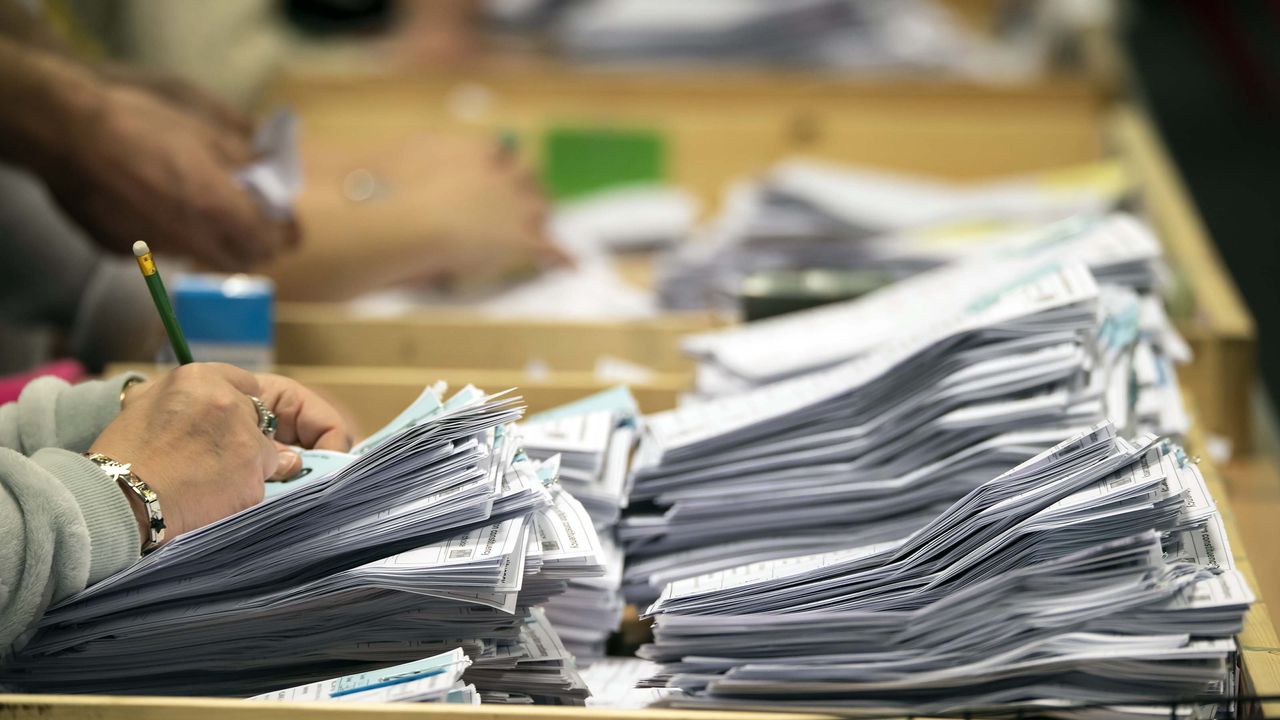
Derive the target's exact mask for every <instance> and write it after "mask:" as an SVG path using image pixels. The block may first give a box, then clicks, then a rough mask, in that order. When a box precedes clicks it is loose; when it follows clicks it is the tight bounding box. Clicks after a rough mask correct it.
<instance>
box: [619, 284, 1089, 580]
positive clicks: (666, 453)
mask: <svg viewBox="0 0 1280 720" xmlns="http://www.w3.org/2000/svg"><path fill="white" fill-rule="evenodd" d="M1001 271H1002V272H1003V273H1004V274H1003V275H1002V276H1001V277H999V278H998V280H999V282H996V280H995V279H992V278H989V277H988V278H986V279H985V282H984V287H985V288H986V290H985V292H979V293H968V294H963V295H961V294H959V293H958V292H953V293H952V296H947V295H938V294H933V295H930V296H926V297H921V298H915V297H903V298H901V299H900V301H899V302H897V303H894V304H893V307H891V308H888V309H886V310H884V312H886V313H889V314H890V316H891V317H896V318H897V319H898V320H899V322H900V324H901V326H902V327H903V330H904V332H902V333H899V334H897V335H896V336H891V337H889V338H887V339H886V340H885V341H884V342H883V343H882V344H880V345H879V346H878V347H875V348H873V349H872V348H869V349H868V350H867V352H864V353H863V354H862V355H861V356H860V357H858V358H856V359H854V360H850V361H847V362H845V363H843V364H840V365H836V366H835V367H832V368H828V369H823V370H818V371H815V372H810V373H807V374H803V375H799V376H796V377H793V378H790V379H787V380H783V381H780V382H776V383H773V384H770V385H765V386H762V387H759V388H756V389H754V390H751V391H748V392H745V393H740V394H737V395H729V396H725V397H722V398H717V399H713V400H708V401H703V402H694V403H690V404H688V405H686V406H684V407H681V408H679V409H677V410H674V411H670V412H666V413H659V414H657V415H654V416H650V417H648V418H646V425H645V433H644V436H643V438H642V441H641V445H640V447H639V449H638V450H637V453H636V460H635V463H634V465H633V473H634V482H635V486H634V489H633V491H632V502H633V507H634V506H635V503H636V502H637V501H646V502H651V503H653V508H652V511H651V512H649V513H642V512H640V509H639V508H635V511H634V512H633V513H631V514H629V515H628V516H627V517H626V518H624V520H623V523H622V525H621V526H620V529H619V537H620V539H621V540H623V541H624V542H625V543H626V552H627V556H628V566H627V572H626V590H627V593H628V596H629V597H631V598H632V599H635V600H637V601H638V600H642V599H644V598H645V597H649V598H652V597H653V596H655V595H656V594H657V592H658V590H660V589H661V587H662V584H664V583H665V582H668V581H670V580H673V579H677V578H679V577H687V576H689V575H690V574H696V573H697V572H701V571H706V570H708V569H716V568H723V567H727V566H729V565H736V564H740V563H741V562H743V561H745V560H761V559H768V558H777V557H783V556H786V555H794V554H798V553H805V552H816V551H820V550H826V549H834V548H839V547H849V546H852V545H858V544H865V543H868V542H876V541H879V540H889V539H894V538H899V537H902V536H904V535H906V534H907V533H909V532H911V531H912V530H914V529H916V528H917V527H919V526H920V525H922V524H923V523H924V522H926V521H927V520H928V518H929V517H931V516H932V514H933V513H934V512H936V510H937V509H939V508H940V507H945V505H946V504H947V503H950V502H952V501H954V500H955V499H956V498H957V497H959V496H961V495H963V494H964V493H965V492H967V491H968V490H970V489H972V488H973V487H975V486H976V485H977V484H978V483H980V482H982V481H984V480H985V479H987V478H989V477H991V475H992V474H994V473H995V472H998V471H999V470H1000V469H1003V468H1005V467H1008V466H1009V465H1010V464H1013V463H1016V462H1020V461H1022V460H1025V459H1027V458H1028V457H1031V456H1032V455H1034V454H1035V453H1037V452H1039V451H1041V450H1043V449H1044V448H1046V447H1049V446H1050V445H1052V444H1053V443H1054V442H1056V441H1057V440H1059V439H1060V438H1061V437H1062V435H1063V434H1064V432H1066V431H1065V430H1064V428H1072V427H1075V428H1079V427H1082V426H1087V425H1089V424H1091V423H1093V422H1095V421H1097V420H1099V419H1101V418H1102V417H1103V414H1104V410H1105V408H1104V406H1103V403H1102V398H1101V389H1100V388H1099V387H1098V386H1097V384H1096V383H1093V382H1091V381H1090V375H1091V373H1092V371H1093V370H1094V369H1095V362H1094V354H1095V349H1096V348H1095V339H1096V329H1097V326H1098V322H1099V317H1098V315H1099V291H1098V287H1097V285H1096V283H1095V282H1094V280H1093V277H1092V276H1091V275H1090V273H1089V271H1088V270H1087V269H1086V268H1085V266H1084V265H1082V264H1079V263H1069V264H1065V265H1063V264H1057V263H1049V264H1040V263H1034V262H1020V263H1012V264H1008V265H1005V266H1002V268H1001ZM958 286H959V287H962V284H961V283H960V282H959V280H957V281H956V282H954V283H953V284H952V288H953V289H954V288H956V287H958ZM922 303H923V304H922ZM861 332H863V328H862V327H861V325H859V324H858V323H856V322H851V323H848V324H847V325H845V326H844V328H843V329H841V330H840V331H838V332H833V333H832V334H830V335H827V336H825V337H826V338H827V340H828V342H829V344H831V345H840V344H846V343H848V344H852V343H853V342H856V341H851V340H850V339H849V338H850V337H856V336H858V335H859V334H861ZM884 335H889V333H887V332H885V333H884ZM770 352H774V351H773V350H772V349H771V350H770ZM783 354H785V351H783ZM739 558H742V559H739Z"/></svg>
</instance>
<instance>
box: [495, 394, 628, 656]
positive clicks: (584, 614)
mask: <svg viewBox="0 0 1280 720" xmlns="http://www.w3.org/2000/svg"><path fill="white" fill-rule="evenodd" d="M638 418H639V408H638V406H637V405H636V401H635V398H634V397H632V395H631V392H630V391H629V390H627V389H626V388H625V387H616V388H613V389H610V390H606V391H604V392H601V393H598V394H596V395H592V396H590V397H587V398H584V399H582V400H580V401H578V402H575V403H571V404H569V405H565V406H563V407H560V408H556V409H555V410H551V411H548V412H546V413H542V414H540V415H536V416H534V417H531V418H529V420H528V421H527V422H526V423H524V424H523V425H522V426H521V428H520V432H521V438H522V441H523V444H524V449H525V452H526V453H527V454H528V455H529V457H531V458H534V459H535V460H544V461H546V462H553V461H556V462H558V463H559V473H558V475H559V478H560V486H561V487H562V488H564V489H565V490H567V491H569V492H570V493H572V495H573V497H574V498H576V499H577V500H579V501H581V502H582V504H583V506H585V507H586V510H587V512H588V513H589V514H590V515H591V520H592V522H593V523H594V524H595V527H596V530H597V531H598V533H599V538H600V542H601V545H602V551H603V557H604V558H605V574H604V575H603V576H601V577H595V578H576V579H573V580H570V581H569V588H568V590H566V591H565V592H564V593H562V594H560V595H557V596H556V597H554V598H552V599H551V600H550V601H548V602H547V605H546V608H545V609H546V614H547V618H548V619H549V620H550V621H551V623H552V624H553V625H554V626H555V628H556V630H557V631H558V632H559V634H560V639H561V640H563V641H564V644H565V646H566V647H568V648H569V650H570V651H571V652H572V653H573V655H574V656H575V657H576V658H577V659H578V662H579V664H580V665H583V666H585V665H587V664H589V663H591V662H592V661H593V660H595V659H596V658H600V657H603V656H604V654H605V644H606V642H607V641H608V639H609V635H610V634H612V632H613V631H614V630H616V629H617V628H618V626H619V624H620V623H621V622H622V615H623V611H624V610H625V608H626V601H625V600H624V599H623V597H622V591H621V588H622V568H623V554H622V549H621V548H620V547H619V546H618V545H617V544H616V543H615V542H614V541H613V534H614V528H615V526H616V525H617V523H618V520H619V517H620V514H621V512H622V510H623V508H625V507H626V506H627V502H628V497H629V494H630V491H631V485H630V482H629V479H630V474H629V467H630V462H631V452H632V450H633V447H634V444H635V438H636V426H637V421H638Z"/></svg>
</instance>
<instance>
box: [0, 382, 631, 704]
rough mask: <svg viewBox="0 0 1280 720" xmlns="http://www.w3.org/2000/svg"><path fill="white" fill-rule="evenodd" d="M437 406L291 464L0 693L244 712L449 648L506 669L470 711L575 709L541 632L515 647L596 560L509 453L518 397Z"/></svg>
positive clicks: (82, 598) (568, 516) (141, 568)
mask: <svg viewBox="0 0 1280 720" xmlns="http://www.w3.org/2000/svg"><path fill="white" fill-rule="evenodd" d="M441 393H442V388H435V387H433V388H428V389H427V390H425V391H424V392H423V394H422V396H421V397H420V398H419V399H418V400H417V401H416V402H415V403H414V404H413V405H412V406H410V407H409V408H408V409H406V410H405V412H404V413H402V414H401V415H400V416H399V417H397V418H396V419H395V420H393V421H392V423H391V424H389V425H388V426H387V427H385V428H383V429H382V430H380V431H378V432H377V433H374V435H372V436H371V437H370V438H369V439H368V440H366V441H365V442H363V443H360V444H359V445H357V446H356V447H355V448H353V450H352V452H351V453H350V454H344V453H332V452H313V451H304V452H303V458H304V474H303V476H302V477H300V478H299V479H297V480H294V481H291V482H289V483H285V484H283V485H282V486H279V487H277V486H273V487H272V488H271V491H270V492H269V493H268V497H267V499H266V500H265V501H264V502H262V503H261V504H259V505H257V506H254V507H252V508H249V509H247V510H244V511H242V512H240V513H237V514H236V515H233V516H231V517H229V518H226V519H224V520H221V521H219V522H216V523H213V524H212V525H209V526H207V527H204V528H202V529H200V530H197V531H195V532H192V533H189V534H187V535H184V536H182V537H179V538H177V539H175V540H174V541H173V542H171V543H169V544H167V545H166V546H164V547H163V548H161V549H160V550H158V551H156V552H154V553H152V554H150V555H148V556H147V557H145V558H144V559H143V560H142V561H140V562H139V563H137V564H136V565H134V566H132V567H130V568H128V569H127V570H124V571H122V572H120V573H119V574H117V575H114V576H112V577H110V578H107V579H106V580H103V581H102V582H100V583H98V584H96V585H94V586H91V587H90V588H88V589H87V590H85V591H84V592H82V593H80V594H78V595H76V596H74V597H72V598H69V599H68V600H66V601H64V602H62V603H61V604H59V605H58V606H56V607H54V608H52V609H51V610H50V611H49V612H48V613H47V615H46V616H45V618H44V619H43V620H42V622H41V624H40V627H39V632H38V634H37V635H36V636H35V637H34V638H33V639H32V641H31V642H30V643H29V644H28V645H27V646H26V647H25V648H24V649H23V651H22V653H21V654H20V655H18V656H17V657H16V658H14V659H13V661H12V662H11V663H9V664H8V665H7V666H6V667H4V668H3V670H0V678H2V679H0V682H2V683H4V684H6V685H10V684H11V685H13V686H17V687H21V688H25V689H29V690H32V691H40V690H46V691H57V692H67V691H76V692H98V693H146V694H206V695H251V694H254V693H261V692H271V691H277V690H279V688H282V687H291V686H294V685H300V684H305V683H310V682H315V681H317V680H323V679H325V678H333V677H335V676H338V675H342V674H346V673H351V672H358V671H365V670H375V669H377V668H382V667H385V666H386V665H388V664H389V663H397V662H407V661H414V660H419V659H421V658H423V657H426V656H429V655H433V654H435V653H440V652H444V651H447V650H450V649H453V648H461V649H462V650H463V652H465V653H466V654H467V655H468V656H469V657H470V659H471V660H472V663H473V664H472V666H471V668H470V670H472V671H475V672H477V673H478V672H479V671H480V669H482V668H484V667H485V666H486V664H487V663H507V664H513V665H514V667H513V668H510V670H511V671H510V672H507V673H503V674H501V675H500V676H494V675H491V674H485V675H483V676H481V677H477V678H475V679H474V680H472V679H469V678H468V682H471V683H473V684H474V685H475V686H476V687H477V688H478V690H479V691H480V693H481V696H482V697H483V696H488V695H492V696H494V697H498V696H500V695H503V694H505V696H506V697H508V698H511V699H513V700H516V701H527V700H529V699H530V698H531V697H533V698H538V697H549V698H554V699H555V700H556V701H558V702H569V701H577V702H578V703H581V701H582V699H583V696H584V695H585V690H583V687H584V686H583V685H582V683H581V680H580V678H578V677H577V675H576V670H575V669H574V666H573V661H572V658H571V656H570V655H569V654H568V653H567V652H565V651H564V650H563V646H562V645H561V644H560V643H559V642H558V640H553V639H552V640H549V639H548V638H549V637H551V638H554V630H553V629H552V628H551V627H550V626H549V625H548V624H546V623H545V622H542V623H539V624H538V627H539V628H540V632H539V633H535V635H534V636H532V637H536V639H537V642H531V641H530V640H529V638H530V637H531V636H530V635H529V632H530V630H529V628H530V627H531V626H532V624H533V623H534V622H535V618H537V617H538V616H537V614H536V606H537V605H539V604H542V603H544V602H546V601H547V600H548V599H549V598H551V597H553V596H555V595H557V594H559V593H562V592H564V591H565V590H566V589H567V588H568V584H569V582H570V581H573V580H577V579H580V578H592V577H599V576H602V575H604V574H605V572H606V564H607V562H608V561H607V559H606V557H605V551H604V547H603V545H602V544H601V543H600V541H599V539H598V537H597V536H596V533H595V530H594V527H593V526H592V523H591V520H590V516H589V515H588V514H587V513H586V510H585V509H584V508H583V507H582V505H581V503H579V502H577V501H576V500H574V499H573V497H572V496H571V495H570V494H569V493H568V492H566V491H564V490H563V489H561V488H560V487H559V486H558V484H557V483H556V477H555V474H554V466H547V465H545V464H540V463H537V462H535V461H533V460H531V459H529V458H528V457H527V456H525V454H524V453H523V452H522V451H521V449H520V438H519V428H518V427H517V426H516V425H515V421H516V420H517V419H518V418H519V416H520V412H521V409H520V407H519V405H518V403H519V400H518V398H512V397H504V396H503V395H496V396H486V395H485V394H484V393H483V392H481V391H479V390H477V389H475V388H472V387H467V388H464V389H463V390H461V391H460V392H458V393H457V394H455V395H454V396H453V397H451V398H449V399H448V400H447V401H444V400H442V395H441ZM551 645H553V646H554V655H555V662H556V663H558V665H557V670H556V675H557V676H558V678H559V680H558V681H557V683H555V684H553V685H548V686H547V687H546V688H543V689H545V690H546V692H538V693H534V692H532V691H531V690H530V687H531V685H530V684H529V683H527V682H524V681H523V680H522V679H521V678H523V677H524V676H525V675H526V674H530V675H533V676H536V677H537V678H538V679H539V681H541V679H542V676H543V675H545V673H544V671H543V670H542V669H541V666H542V665H543V664H545V663H546V662H548V661H549V660H550V657H551V656H550V655H549V654H548V651H546V650H545V647H546V646H551ZM174 648H181V652H174ZM122 657H129V658H135V659H136V660H131V661H130V662H128V663H121V662H120V658H122ZM526 658H528V662H526ZM526 666H529V667H526ZM508 682H510V684H508ZM539 687H540V688H541V687H542V686H539Z"/></svg>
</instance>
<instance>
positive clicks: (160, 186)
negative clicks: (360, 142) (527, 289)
mask: <svg viewBox="0 0 1280 720" xmlns="http://www.w3.org/2000/svg"><path fill="white" fill-rule="evenodd" d="M222 5H223V3H165V4H163V5H156V6H155V9H156V10H157V12H160V8H161V7H168V6H182V7H186V8H199V7H215V6H217V7H221V6H222ZM225 5H227V6H233V5H237V3H225ZM239 5H240V6H245V5H246V4H245V3H239ZM160 14H161V19H162V20H163V18H164V15H163V13H162V12H161V13H160ZM130 16H131V15H130V13H129V12H127V8H126V7H125V3H116V2H102V3H74V2H66V3H59V2H49V3H22V2H18V0H0V97H2V98H3V102H4V104H5V106H6V107H7V108H10V110H9V111H7V112H6V113H4V114H3V116H0V246H2V247H3V249H4V252H5V257H6V260H8V261H9V264H10V268H11V273H10V276H11V277H10V281H9V282H8V283H6V287H5V290H4V291H3V292H0V372H9V373H11V372H15V371H19V370H23V369H26V368H29V367H31V366H32V365H34V364H35V363H37V362H40V361H42V360H46V359H48V358H50V357H54V356H58V355H71V356H72V357H75V358H77V359H78V360H80V361H81V362H82V363H84V364H85V365H86V366H88V367H89V368H90V369H95V370H96V369H98V368H100V367H101V366H102V365H103V364H105V363H106V362H108V361H112V360H147V359H151V358H152V357H154V351H155V349H156V348H157V347H159V346H160V344H161V338H162V335H161V334H160V332H159V326H158V320H157V318H156V315H155V312H154V310H153V309H152V308H151V307H150V300H149V298H148V295H147V292H146V288H145V285H144V284H143V283H142V282H141V281H140V279H139V278H138V277H137V271H136V269H135V268H134V263H133V261H132V259H131V258H128V257H123V258H122V257H117V253H120V252H123V251H127V248H128V247H129V245H130V244H131V243H132V242H133V241H134V240H137V239H146V240H147V241H148V242H150V244H151V245H152V247H154V248H156V250H157V251H158V252H160V253H162V254H163V255H164V256H165V257H169V258H177V257H179V256H182V257H187V258H190V259H191V260H192V261H194V263H195V266H196V267H198V268H204V269H214V270H222V271H244V270H253V269H267V270H269V271H278V273H279V275H280V280H281V295H282V296H284V297H289V296H290V295H293V296H297V297H319V298H326V299H332V298H336V297H343V296H349V295H353V294H357V293H358V292H361V291H364V290H369V289H373V288H376V287H379V286H381V285H383V284H387V283H395V282H402V281H419V282H433V281H448V280H449V279H450V278H455V277H462V276H465V277H468V278H471V279H472V280H473V281H477V279H478V281H480V282H498V281H500V280H502V279H504V278H506V277H508V276H510V275H512V274H516V273H528V272H531V271H534V270H536V269H537V268H538V267H541V266H543V265H545V264H548V263H555V262H559V261H561V260H562V256H561V255H560V253H559V252H558V251H557V250H556V249H555V248H554V246H552V245H551V243H550V242H549V241H547V239H546V236H545V234H544V233H543V231H542V219H543V213H544V210H545V205H544V202H543V199H542V196H541V194H540V192H539V191H538V189H537V187H536V184H535V183H534V182H533V181H532V179H531V176H530V175H529V174H528V173H527V171H526V170H524V169H523V168H520V167H518V166H517V165H516V164H515V163H514V161H513V160H512V158H510V157H509V156H508V155H507V154H505V153H502V152H500V151H499V149H498V147H497V143H496V141H494V142H490V143H483V142H471V143H469V144H468V143H457V142H446V141H443V140H442V141H440V142H434V143H420V144H419V145H418V147H417V149H416V150H414V151H413V152H411V153H410V154H409V155H405V153H403V152H401V149H400V148H394V147H393V148H384V149H382V150H381V151H371V154H370V155H368V156H360V157H350V156H345V155H342V154H333V155H331V156H330V157H329V158H327V159H326V158H324V157H323V148H318V149H316V152H317V155H318V156H319V157H318V158H316V163H315V167H316V168H318V172H319V173H320V175H318V176H317V179H315V180H314V181H313V182H311V183H309V185H310V190H309V191H308V192H306V193H305V194H304V195H303V196H302V197H301V198H300V199H299V200H298V203H297V207H296V215H295V216H296V217H298V218H300V219H301V222H302V226H303V227H307V226H310V227H312V228H314V229H315V231H314V232H313V233H312V237H311V238H310V240H311V241H312V245H313V247H314V248H315V253H314V254H313V255H310V256H304V257H297V258H294V259H293V260H292V261H289V262H281V263H278V264H274V265H273V264H272V263H273V261H274V260H275V259H276V258H278V256H280V255H281V254H282V253H283V252H284V251H287V250H292V249H294V248H295V247H296V246H297V245H298V240H299V226H298V224H296V223H293V222H280V221H277V220H273V219H271V218H269V217H267V215H266V214H265V213H264V212H262V210H261V209H260V208H259V207H258V206H257V204H256V203H255V202H254V199H253V198H252V197H250V196H249V194H248V193H247V192H246V191H245V190H244V188H242V187H241V186H240V185H239V184H238V183H237V182H236V181H235V180H234V179H233V174H234V173H235V171H236V170H238V169H239V168H241V167H243V166H244V165H246V164H248V163H249V162H250V161H251V160H252V159H253V152H252V149H251V145H250V133H251V129H252V128H251V125H252V123H251V121H250V120H249V119H248V117H247V116H246V115H244V114H243V113H242V112H241V111H240V110H238V109H237V108H235V107H234V106H233V105H232V104H231V103H228V102H225V101H223V100H221V99H219V98H217V97H215V96H214V95H213V94H210V93H208V92H205V91H203V90H201V89H200V88H199V86H198V85H196V84H194V83H191V82H188V81H184V80H181V79H177V78H174V77H171V76H169V75H167V74H163V73H160V72H158V71H156V70H154V69H139V68H137V67H135V66H130V65H124V64H120V63H117V62H114V61H106V60H101V59H99V60H96V61H93V62H89V61H85V60H82V59H81V58H84V57H90V58H92V57H95V56H97V57H99V58H100V57H101V56H102V55H103V52H102V51H103V49H104V48H106V49H110V48H112V47H114V46H119V45H120V42H119V41H118V36H119V32H118V31H119V26H120V25H121V24H122V23H124V22H125V20H126V19H127V18H128V17H130ZM82 21H83V22H82ZM95 26H96V27H97V28H98V32H89V30H88V29H90V28H94V27H95ZM55 29H58V31H57V32H55ZM94 38H105V40H104V41H103V42H101V43H98V42H97V41H95V39H94ZM120 54H121V55H123V56H126V57H127V56H128V55H129V53H120ZM251 55H252V54H251V53H250V56H251ZM223 57H225V58H227V59H228V63H229V64H234V62H235V61H236V60H237V59H239V58H240V57H241V54H240V53H239V52H238V50H237V49H236V48H227V49H226V50H225V51H224V52H223ZM368 167H376V169H377V171H378V172H379V177H380V178H383V179H384V181H387V180H389V181H392V182H394V183H395V187H396V188H397V192H396V193H395V194H394V197H393V198H391V199H390V200H389V201H388V202H384V203H376V204H361V203H359V202H357V201H353V200H352V199H351V198H350V196H349V193H348V192H344V191H343V180H344V178H345V177H346V175H348V174H350V172H351V171H352V170H353V169H364V168H368ZM339 168H341V170H339ZM330 180H332V181H330ZM348 216H349V218H348ZM339 219H341V223H340V224H339V223H337V222H335V221H337V220H339ZM340 226H341V227H343V228H347V230H345V231H342V232H337V231H336V229H337V228H339V227H340ZM351 228H356V231H355V232H352V231H351ZM370 256H373V257H374V258H375V259H373V260H368V258H369V257H370ZM357 258H359V259H361V260H362V261H363V262H362V263H360V264H359V265H358V266H357V265H354V264H353V261H354V260H355V259H357Z"/></svg>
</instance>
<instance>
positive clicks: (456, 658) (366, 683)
mask: <svg viewBox="0 0 1280 720" xmlns="http://www.w3.org/2000/svg"><path fill="white" fill-rule="evenodd" d="M470 665H471V660H470V659H468V657H467V655H466V653H465V652H463V650H462V648H454V649H453V650H450V651H448V652H444V653H440V654H439V655H434V656H432V657H429V658H424V659H422V660H415V661H413V662H407V663H402V664H400V665H393V666H391V667H386V668H380V669H378V670H373V671H369V672H362V673H356V674H354V675H344V676H342V677H339V678H332V679H329V680H321V681H318V682H313V683H307V684H306V685H299V686H297V687H291V688H286V689H284V690H277V691H276V692H270V693H264V694H262V695H255V696H253V697H252V698H249V699H250V700H275V701H279V702H310V701H316V700H341V701H343V702H447V703H455V704H464V705H477V704H479V702H480V694H479V692H478V691H477V690H476V687H475V686H474V685H468V684H466V683H464V682H463V681H462V673H463V672H464V671H465V670H466V669H467V668H468V667H469V666H470Z"/></svg>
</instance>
